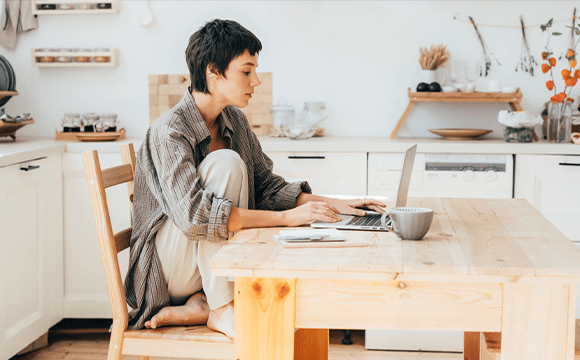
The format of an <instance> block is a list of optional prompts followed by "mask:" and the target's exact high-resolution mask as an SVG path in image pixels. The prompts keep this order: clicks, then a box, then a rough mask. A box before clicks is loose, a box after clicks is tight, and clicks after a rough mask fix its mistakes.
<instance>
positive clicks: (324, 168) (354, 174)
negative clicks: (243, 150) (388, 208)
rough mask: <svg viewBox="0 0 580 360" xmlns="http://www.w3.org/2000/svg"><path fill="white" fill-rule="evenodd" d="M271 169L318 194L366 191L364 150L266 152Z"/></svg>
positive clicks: (354, 193) (348, 193)
mask: <svg viewBox="0 0 580 360" xmlns="http://www.w3.org/2000/svg"><path fill="white" fill-rule="evenodd" d="M267 155H268V156H269V157H270V158H271V159H272V161H273V162H274V173H275V174H278V175H281V176H283V177H284V178H285V179H286V180H287V181H289V182H294V181H304V180H306V181H308V183H309V184H310V186H311V187H312V192H313V193H314V194H319V195H353V196H362V195H366V183H367V176H366V172H367V153H336V152H333V153H303V152H268V153H267Z"/></svg>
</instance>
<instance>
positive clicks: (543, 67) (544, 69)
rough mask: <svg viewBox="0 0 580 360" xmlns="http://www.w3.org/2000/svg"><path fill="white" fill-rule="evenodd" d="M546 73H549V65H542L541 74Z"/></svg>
mask: <svg viewBox="0 0 580 360" xmlns="http://www.w3.org/2000/svg"><path fill="white" fill-rule="evenodd" d="M548 71H550V65H548V64H542V72H543V73H544V74H545V73H547V72H548Z"/></svg>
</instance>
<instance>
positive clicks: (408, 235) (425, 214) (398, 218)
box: [381, 207, 433, 240]
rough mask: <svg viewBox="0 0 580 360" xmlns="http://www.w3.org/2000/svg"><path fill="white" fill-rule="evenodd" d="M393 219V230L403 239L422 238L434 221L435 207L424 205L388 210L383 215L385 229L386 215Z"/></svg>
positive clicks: (382, 220)
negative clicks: (423, 206) (430, 207)
mask: <svg viewBox="0 0 580 360" xmlns="http://www.w3.org/2000/svg"><path fill="white" fill-rule="evenodd" d="M387 215H389V216H390V217H391V221H392V225H393V227H392V230H391V231H393V232H394V233H395V234H397V236H398V237H399V238H401V239H403V240H421V239H422V238H423V236H425V234H427V231H429V228H430V227H431V223H432V222H433V209H429V208H422V207H395V208H392V209H389V210H387V211H386V212H385V213H384V214H383V216H382V217H381V222H382V225H383V227H384V228H385V229H387V228H388V227H387V226H386V216H387Z"/></svg>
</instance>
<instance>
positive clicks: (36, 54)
mask: <svg viewBox="0 0 580 360" xmlns="http://www.w3.org/2000/svg"><path fill="white" fill-rule="evenodd" d="M42 56H51V57H54V58H55V61H54V62H41V61H40V60H39V58H40V57H42ZM59 56H66V57H72V58H73V60H72V61H70V62H60V61H56V58H57V57H59ZM77 56H87V57H90V58H93V59H94V57H95V56H107V57H109V61H107V62H96V61H94V60H93V61H87V62H76V61H74V58H75V57H77ZM32 65H33V66H38V67H117V66H119V49H111V50H110V51H50V52H48V51H39V50H38V49H32Z"/></svg>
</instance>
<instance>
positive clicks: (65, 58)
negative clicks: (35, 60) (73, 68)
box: [56, 49, 72, 62]
mask: <svg viewBox="0 0 580 360" xmlns="http://www.w3.org/2000/svg"><path fill="white" fill-rule="evenodd" d="M58 51H59V52H72V49H59V50H58ZM56 61H57V62H71V61H72V56H67V55H60V54H59V55H58V56H57V57H56Z"/></svg>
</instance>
